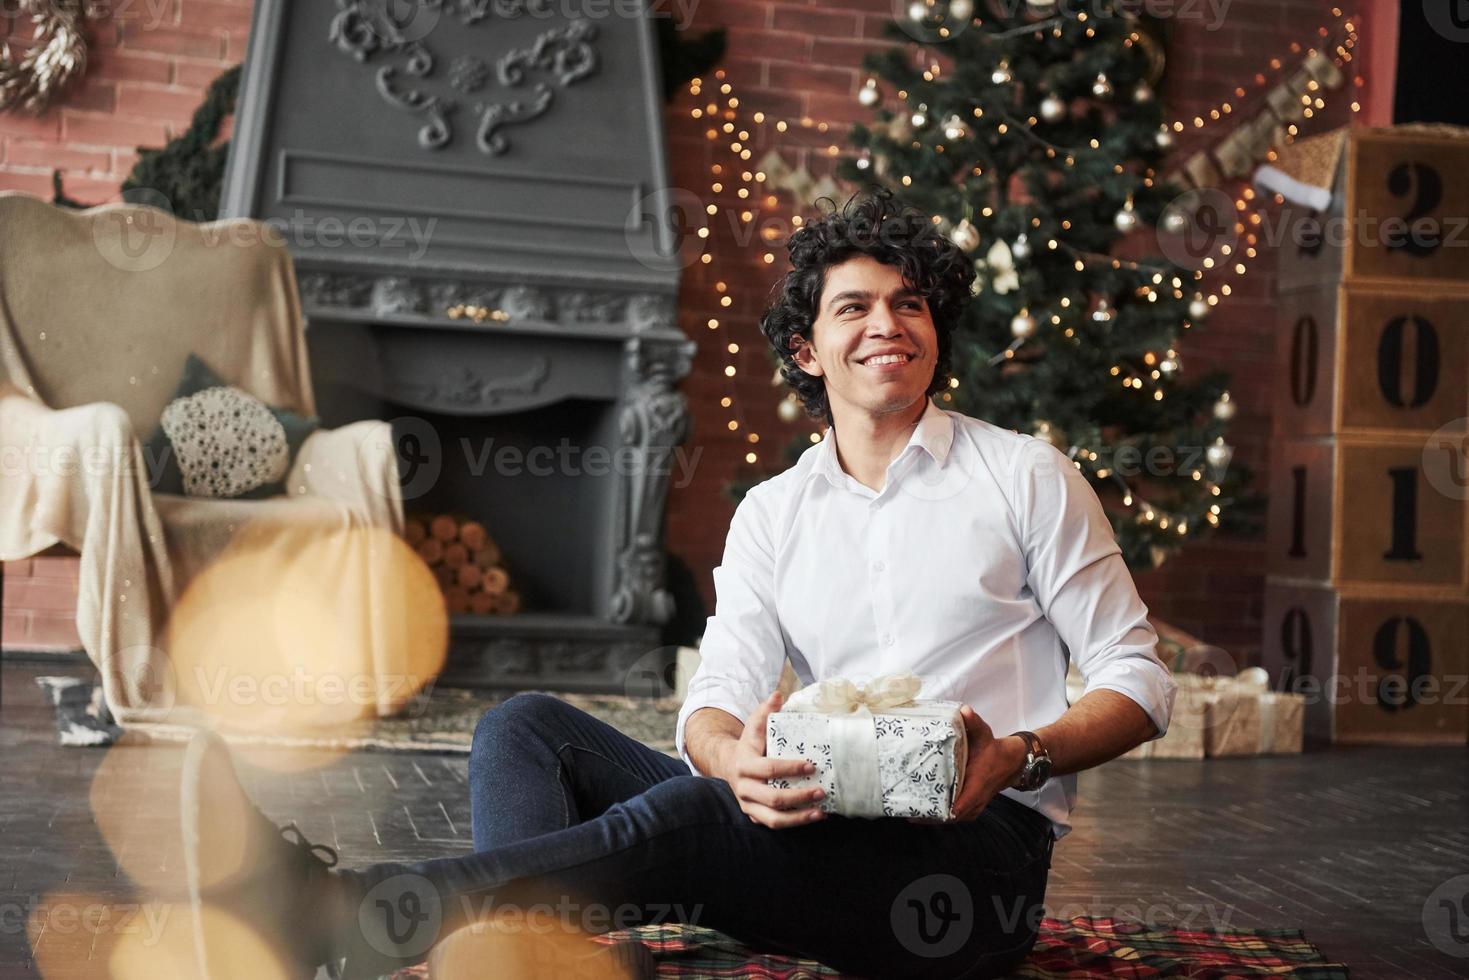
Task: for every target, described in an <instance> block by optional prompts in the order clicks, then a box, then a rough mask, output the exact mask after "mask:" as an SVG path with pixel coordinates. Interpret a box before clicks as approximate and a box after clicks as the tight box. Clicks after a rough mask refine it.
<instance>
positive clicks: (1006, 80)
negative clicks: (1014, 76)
mask: <svg viewBox="0 0 1469 980" xmlns="http://www.w3.org/2000/svg"><path fill="white" fill-rule="evenodd" d="M1010 78H1011V75H1010V62H1008V61H1006V60H1005V59H1004V58H1001V59H1000V63H999V64H998V65H996V66H995V70H994V71H993V72H991V73H990V81H992V82H994V83H995V84H996V85H1009V84H1010Z"/></svg>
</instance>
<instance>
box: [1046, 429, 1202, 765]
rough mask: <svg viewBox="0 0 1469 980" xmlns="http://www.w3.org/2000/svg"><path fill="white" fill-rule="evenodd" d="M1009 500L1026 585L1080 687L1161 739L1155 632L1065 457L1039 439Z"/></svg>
mask: <svg viewBox="0 0 1469 980" xmlns="http://www.w3.org/2000/svg"><path fill="white" fill-rule="evenodd" d="M1025 455H1026V465H1023V466H1021V467H1018V473H1019V483H1020V486H1019V487H1018V488H1017V496H1018V497H1019V502H1020V504H1021V507H1020V513H1021V515H1023V517H1022V523H1023V528H1024V529H1023V532H1022V536H1023V538H1024V548H1025V558H1026V562H1027V566H1028V567H1027V580H1028V582H1029V585H1030V588H1031V591H1032V593H1033V594H1034V595H1035V598H1036V600H1037V601H1038V602H1039V603H1040V607H1041V610H1042V611H1043V612H1044V613H1045V616H1046V618H1047V619H1048V620H1049V621H1050V622H1051V624H1052V625H1053V626H1054V627H1055V629H1056V632H1057V634H1058V635H1059V636H1060V637H1061V639H1062V641H1063V642H1065V644H1066V646H1067V648H1068V650H1069V651H1070V654H1071V659H1072V661H1073V662H1074V663H1075V664H1076V668H1077V670H1078V671H1080V672H1081V675H1082V678H1083V679H1084V680H1085V682H1086V688H1085V693H1087V694H1090V693H1091V692H1092V691H1098V690H1109V691H1116V692H1118V693H1119V694H1123V695H1126V696H1127V697H1129V698H1131V699H1132V700H1133V701H1135V702H1136V703H1137V704H1138V706H1139V707H1141V708H1142V709H1143V711H1145V712H1146V713H1147V715H1148V717H1149V718H1150V719H1152V722H1153V724H1154V725H1155V726H1156V727H1157V730H1158V731H1157V735H1155V736H1154V738H1160V737H1162V735H1163V734H1164V733H1165V732H1166V731H1167V730H1168V721H1169V718H1170V716H1171V714H1172V710H1173V698H1174V694H1175V692H1176V690H1177V685H1176V684H1175V683H1174V680H1173V677H1172V675H1171V674H1170V672H1169V670H1168V668H1167V667H1165V666H1164V665H1163V663H1162V661H1161V660H1159V659H1158V654H1157V644H1158V634H1157V631H1156V630H1154V629H1153V626H1152V624H1151V623H1149V622H1148V607H1147V606H1146V605H1144V604H1143V601H1142V598H1141V597H1140V596H1139V595H1138V592H1137V585H1136V583H1134V582H1133V580H1132V574H1131V573H1130V572H1129V571H1128V568H1127V563H1126V562H1125V561H1124V560H1123V558H1122V549H1121V548H1119V547H1118V545H1117V540H1116V538H1115V536H1114V534H1113V531H1112V525H1111V522H1110V521H1109V520H1108V518H1107V514H1106V512H1105V511H1104V510H1103V508H1102V502H1101V501H1100V500H1099V499H1098V498H1097V494H1096V491H1095V490H1093V489H1092V487H1091V484H1089V483H1088V482H1087V479H1086V477H1085V476H1084V475H1083V474H1082V473H1081V472H1080V470H1078V469H1077V467H1076V464H1074V463H1073V462H1072V461H1071V460H1070V459H1068V458H1067V456H1066V454H1065V453H1062V452H1061V451H1060V450H1058V449H1057V448H1056V447H1055V446H1053V445H1051V444H1050V443H1049V442H1046V441H1044V440H1041V439H1036V440H1034V443H1033V445H1031V446H1028V447H1027V448H1026V450H1025Z"/></svg>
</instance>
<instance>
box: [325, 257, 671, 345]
mask: <svg viewBox="0 0 1469 980" xmlns="http://www.w3.org/2000/svg"><path fill="white" fill-rule="evenodd" d="M297 286H298V289H299V291H300V294H301V301H302V303H303V305H304V306H305V307H306V309H307V312H308V313H312V312H318V313H321V312H330V313H332V314H333V315H337V314H347V313H351V314H357V315H361V316H372V317H388V316H405V317H422V318H426V319H429V320H442V321H444V322H446V323H447V322H453V321H454V319H455V318H454V317H453V316H451V315H450V312H449V311H450V310H452V309H454V308H455V307H466V306H473V307H483V308H488V309H497V310H503V311H505V313H507V314H508V321H507V322H510V323H515V324H522V323H533V324H537V325H544V326H549V327H555V326H561V327H578V328H581V329H587V328H591V329H595V330H605V331H606V332H607V333H609V334H613V335H618V334H667V335H669V336H675V337H681V336H683V334H682V332H680V331H679V330H678V327H677V325H676V323H677V321H676V307H677V298H676V296H674V295H673V294H671V293H653V292H633V291H619V290H611V289H586V288H578V287H565V288H558V287H554V286H530V285H520V284H515V285H509V284H506V285H501V284H493V283H485V282H483V281H473V280H466V279H448V278H436V277H425V276H413V275H396V274H388V275H372V274H368V273H360V272H324V271H317V272H302V273H300V274H299V275H298V277H297ZM483 329H485V330H494V329H496V325H495V324H490V325H486V326H484V328H483Z"/></svg>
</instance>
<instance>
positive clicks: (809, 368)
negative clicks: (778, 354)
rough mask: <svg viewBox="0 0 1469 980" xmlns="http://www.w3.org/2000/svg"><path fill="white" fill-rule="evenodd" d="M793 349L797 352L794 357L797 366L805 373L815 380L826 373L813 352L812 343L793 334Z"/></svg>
mask: <svg viewBox="0 0 1469 980" xmlns="http://www.w3.org/2000/svg"><path fill="white" fill-rule="evenodd" d="M791 348H792V349H793V350H795V354H794V355H792V356H793V357H794V358H795V361H796V366H797V367H799V368H800V369H801V370H802V371H805V372H806V373H807V374H809V375H811V376H812V377H814V378H819V377H821V375H822V374H823V373H825V372H823V371H822V368H821V365H820V364H819V363H817V361H816V357H815V356H814V355H813V354H812V352H811V351H812V348H811V342H810V341H808V340H807V339H806V338H805V337H802V336H801V335H800V334H792V335H791Z"/></svg>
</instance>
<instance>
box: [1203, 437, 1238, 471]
mask: <svg viewBox="0 0 1469 980" xmlns="http://www.w3.org/2000/svg"><path fill="white" fill-rule="evenodd" d="M1232 456H1234V447H1233V446H1231V445H1228V444H1227V443H1225V441H1224V437H1223V436H1220V437H1219V438H1217V439H1215V440H1214V441H1213V443H1211V444H1210V445H1209V448H1208V449H1205V450H1204V457H1205V458H1206V459H1208V460H1209V465H1210V466H1219V467H1222V466H1227V465H1228V464H1229V460H1230V458H1231V457H1232Z"/></svg>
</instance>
